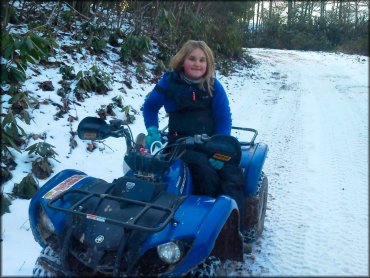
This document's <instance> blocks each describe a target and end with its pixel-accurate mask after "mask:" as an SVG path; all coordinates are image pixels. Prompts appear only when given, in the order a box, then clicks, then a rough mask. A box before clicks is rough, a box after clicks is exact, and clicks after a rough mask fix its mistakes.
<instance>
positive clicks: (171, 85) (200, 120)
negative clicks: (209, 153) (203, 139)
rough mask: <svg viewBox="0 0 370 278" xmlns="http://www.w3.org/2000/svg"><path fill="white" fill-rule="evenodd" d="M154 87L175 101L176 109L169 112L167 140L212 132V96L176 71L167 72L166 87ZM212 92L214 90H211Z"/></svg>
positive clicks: (210, 134)
mask: <svg viewBox="0 0 370 278" xmlns="http://www.w3.org/2000/svg"><path fill="white" fill-rule="evenodd" d="M155 89H156V90H157V91H159V92H161V93H162V94H164V95H165V96H166V97H167V98H169V99H171V100H173V101H174V102H175V103H176V110H175V111H174V112H171V113H169V123H168V131H169V134H168V135H169V136H168V137H169V138H168V139H169V140H170V141H173V140H175V139H177V138H179V137H183V136H192V135H194V134H208V135H209V136H212V135H213V134H214V123H213V117H212V96H210V95H209V93H208V92H207V88H205V90H202V89H200V88H199V87H198V86H197V85H196V84H194V85H191V84H188V83H186V82H185V81H184V80H182V79H181V77H180V76H179V74H178V73H176V72H171V73H170V74H169V80H168V87H167V89H163V88H162V87H159V86H158V85H157V86H156V87H155ZM213 93H214V92H213Z"/></svg>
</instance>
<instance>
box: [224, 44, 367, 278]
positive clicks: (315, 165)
mask: <svg viewBox="0 0 370 278" xmlns="http://www.w3.org/2000/svg"><path fill="white" fill-rule="evenodd" d="M250 54H251V55H252V56H253V57H254V58H256V59H257V60H258V61H260V62H261V64H260V66H259V67H258V68H257V69H255V70H254V71H253V76H252V80H251V79H245V80H244V82H243V81H242V82H240V81H239V82H238V81H236V80H230V79H228V80H229V81H228V80H227V79H226V78H225V79H223V80H222V81H223V82H224V83H226V84H227V83H231V84H233V86H230V87H229V88H228V91H229V92H230V99H231V105H232V111H244V112H242V113H244V115H242V114H241V113H240V112H235V113H234V114H236V113H237V116H235V115H234V125H243V126H250V127H255V128H257V129H258V130H259V132H260V135H259V136H258V137H257V139H259V140H261V141H263V142H265V143H267V144H268V145H269V148H270V152H269V155H268V158H267V161H266V164H265V171H266V174H267V175H268V177H269V199H268V202H269V204H268V210H267V217H266V223H265V231H264V234H263V237H262V238H261V239H260V240H259V241H258V242H257V243H256V244H255V246H254V249H253V253H252V254H251V255H249V256H245V257H246V258H245V259H246V262H245V263H244V264H243V265H238V264H235V263H231V264H230V265H228V269H229V273H231V275H253V276H259V275H300V276H301V275H329V276H330V275H368V261H369V255H368V235H369V233H368V227H369V226H368V93H369V87H368V79H367V78H368V72H367V71H368V64H367V63H368V60H366V61H365V60H363V61H361V62H360V63H359V61H358V59H356V57H355V56H345V55H342V56H341V55H334V54H323V53H315V52H296V51H279V50H267V49H265V50H263V49H250ZM234 78H236V79H238V80H242V78H241V77H234ZM234 84H239V86H237V88H235V85H234ZM226 87H227V86H226ZM257 141H258V140H257Z"/></svg>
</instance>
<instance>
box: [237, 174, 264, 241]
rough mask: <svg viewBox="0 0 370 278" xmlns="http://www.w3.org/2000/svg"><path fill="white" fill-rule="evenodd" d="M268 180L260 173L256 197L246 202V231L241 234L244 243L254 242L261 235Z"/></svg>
mask: <svg viewBox="0 0 370 278" xmlns="http://www.w3.org/2000/svg"><path fill="white" fill-rule="evenodd" d="M267 194H268V180H267V176H266V175H265V173H264V172H261V176H260V179H259V181H258V188H257V194H256V197H249V198H247V200H246V222H247V225H246V227H247V229H246V231H245V233H243V236H244V241H245V242H247V243H250V242H253V241H256V239H257V238H258V237H259V236H260V235H261V234H262V231H263V227H264V224H265V215H266V207H267Z"/></svg>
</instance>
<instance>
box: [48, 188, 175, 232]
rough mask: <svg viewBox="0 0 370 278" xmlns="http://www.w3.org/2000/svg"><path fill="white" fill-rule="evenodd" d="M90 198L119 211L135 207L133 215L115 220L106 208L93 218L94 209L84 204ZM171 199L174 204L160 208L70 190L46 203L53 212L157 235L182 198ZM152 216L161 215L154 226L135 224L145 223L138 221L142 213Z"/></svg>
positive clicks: (119, 198)
mask: <svg viewBox="0 0 370 278" xmlns="http://www.w3.org/2000/svg"><path fill="white" fill-rule="evenodd" d="M92 199H96V200H97V202H103V201H104V200H106V201H109V202H110V204H112V203H116V206H120V207H121V208H122V211H123V210H125V208H127V209H129V207H130V206H131V207H134V208H135V213H133V214H131V215H130V217H129V218H128V219H122V217H118V216H117V214H115V215H114V216H116V217H114V218H113V217H111V216H112V215H109V214H110V213H109V209H107V211H106V212H105V213H104V214H103V215H96V214H95V208H94V207H92V206H91V205H88V202H89V201H91V200H92ZM175 200H176V201H177V202H175V204H174V205H172V206H171V205H169V206H163V205H160V204H156V203H151V202H143V201H139V200H134V199H128V198H124V197H117V196H113V195H108V194H102V193H94V192H88V191H84V190H79V189H71V190H68V191H65V192H63V193H61V194H60V195H58V196H57V197H55V198H53V199H52V200H50V201H49V202H48V206H49V207H50V208H52V209H55V210H59V211H64V212H67V213H71V214H75V215H80V216H82V217H85V218H87V219H91V220H95V221H99V222H105V223H110V224H116V225H121V226H123V227H125V228H129V229H133V230H141V231H145V232H158V231H160V230H162V229H164V228H165V227H166V226H167V224H168V223H169V222H170V221H171V220H172V219H173V215H174V213H175V211H176V208H177V206H178V205H179V204H180V203H181V201H182V198H176V199H175ZM97 202H95V203H97ZM176 203H177V204H176ZM153 213H157V214H158V213H159V214H160V215H162V217H161V221H160V223H158V224H156V225H155V226H148V225H145V224H144V225H143V224H138V222H143V223H145V221H140V220H141V219H142V218H143V217H144V216H145V215H146V214H148V215H149V214H153ZM122 215H124V213H122Z"/></svg>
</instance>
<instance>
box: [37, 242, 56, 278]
mask: <svg viewBox="0 0 370 278" xmlns="http://www.w3.org/2000/svg"><path fill="white" fill-rule="evenodd" d="M46 262H48V263H46ZM50 264H55V265H56V266H59V267H60V266H61V262H60V259H59V256H58V254H57V253H55V251H54V250H53V249H52V248H51V247H50V246H46V247H45V248H44V249H43V250H42V251H41V253H40V256H39V257H38V258H37V260H36V263H35V266H34V268H33V271H32V277H55V276H59V275H58V271H55V269H51V266H50Z"/></svg>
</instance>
